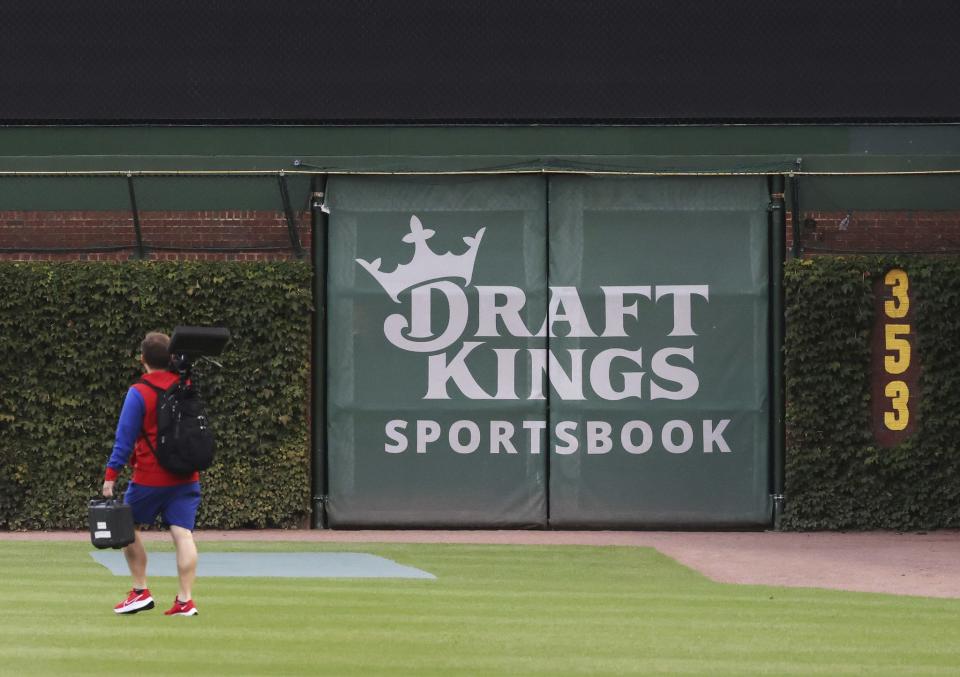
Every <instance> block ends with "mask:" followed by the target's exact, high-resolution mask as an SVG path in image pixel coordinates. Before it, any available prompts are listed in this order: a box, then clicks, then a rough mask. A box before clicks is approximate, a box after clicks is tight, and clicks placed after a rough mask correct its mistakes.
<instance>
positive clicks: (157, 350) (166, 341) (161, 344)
mask: <svg viewBox="0 0 960 677" xmlns="http://www.w3.org/2000/svg"><path fill="white" fill-rule="evenodd" d="M140 354H141V355H143V361H144V362H146V364H147V366H148V367H150V368H151V369H166V368H167V367H169V366H170V337H169V336H167V335H166V334H163V333H161V332H159V331H152V332H150V333H149V334H147V335H146V337H145V338H144V339H143V341H141V342H140Z"/></svg>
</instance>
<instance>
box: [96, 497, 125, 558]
mask: <svg viewBox="0 0 960 677" xmlns="http://www.w3.org/2000/svg"><path fill="white" fill-rule="evenodd" d="M89 517H90V519H89V522H90V542H91V543H93V547H95V548H101V549H103V548H122V547H123V546H125V545H130V544H131V543H133V541H134V535H133V513H132V512H131V511H130V506H129V505H127V504H126V503H121V502H119V501H115V500H113V499H109V498H108V499H106V500H93V501H90V512H89Z"/></svg>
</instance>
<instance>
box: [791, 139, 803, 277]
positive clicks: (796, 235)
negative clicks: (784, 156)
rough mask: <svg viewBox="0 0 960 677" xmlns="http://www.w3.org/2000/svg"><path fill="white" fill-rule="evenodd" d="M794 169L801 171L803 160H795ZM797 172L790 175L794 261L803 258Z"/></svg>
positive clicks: (798, 176) (798, 177) (801, 214)
mask: <svg viewBox="0 0 960 677" xmlns="http://www.w3.org/2000/svg"><path fill="white" fill-rule="evenodd" d="M796 168H797V172H800V171H801V170H802V168H803V159H801V158H797V162H796ZM797 172H794V173H793V174H791V175H790V201H791V202H792V203H793V204H792V205H791V206H792V207H793V215H792V218H791V219H790V221H791V226H792V228H791V230H792V231H793V247H792V255H793V258H795V259H798V258H800V257H801V256H803V243H802V242H801V241H800V235H801V233H800V226H801V223H802V220H803V210H802V209H800V175H799V173H797Z"/></svg>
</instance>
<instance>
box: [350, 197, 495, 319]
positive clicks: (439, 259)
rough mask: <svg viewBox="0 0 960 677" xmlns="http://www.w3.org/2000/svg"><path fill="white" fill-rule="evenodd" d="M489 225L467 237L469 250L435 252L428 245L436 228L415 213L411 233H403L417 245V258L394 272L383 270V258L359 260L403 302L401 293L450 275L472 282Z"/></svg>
mask: <svg viewBox="0 0 960 677" xmlns="http://www.w3.org/2000/svg"><path fill="white" fill-rule="evenodd" d="M484 231H486V228H481V229H480V230H478V231H477V234H476V235H474V236H473V237H469V236H468V237H465V238H463V241H464V242H466V243H467V245H468V248H467V251H466V252H464V253H463V254H459V255H458V254H453V253H452V252H447V253H446V254H435V253H434V251H433V250H432V249H430V246H429V245H428V244H427V240H429V239H430V238H431V237H433V235H434V231H432V230H430V229H429V228H424V227H423V224H422V223H420V219H418V218H417V217H416V216H415V215H414V216H411V217H410V232H409V233H408V234H406V235H404V236H403V241H404V242H406V243H407V244H412V245H414V250H413V258H412V259H411V260H410V263H401V264H400V265H398V266H397V269H396V270H394V271H393V272H392V273H384V272H381V270H380V263H381V260H380V259H376V260H375V261H373V262H370V261H364V260H363V259H357V263H359V264H360V265H361V266H363V267H364V268H366V269H367V272H368V273H370V274H371V275H373V277H374V279H375V280H376V281H377V282H379V283H380V286H381V287H383V290H384V291H385V292H387V294H389V295H390V298H391V299H393V301H394V302H395V303H400V299H399V296H400V292H402V291H403V290H404V289H409V288H410V287H415V286H417V285H420V284H423V283H424V282H430V281H431V280H439V279H442V278H447V277H457V278H460V279H461V280H463V281H464V284H470V279H471V278H472V277H473V264H474V262H475V260H476V258H477V248H478V247H479V246H480V240H481V239H483V233H484Z"/></svg>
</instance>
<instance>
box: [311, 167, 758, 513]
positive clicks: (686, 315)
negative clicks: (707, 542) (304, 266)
mask: <svg viewBox="0 0 960 677" xmlns="http://www.w3.org/2000/svg"><path fill="white" fill-rule="evenodd" d="M767 202H768V194H767V190H766V185H765V180H764V179H762V178H745V177H744V178H741V177H737V178H732V177H726V178H720V177H704V178H613V177H602V178H600V177H581V176H559V177H557V176H551V177H549V178H548V177H545V176H508V177H395V176H394V177H382V178H374V177H332V178H331V179H330V180H329V183H328V185H327V204H328V206H329V207H330V217H329V246H328V298H327V310H328V324H327V326H328V336H327V339H328V344H327V351H328V354H327V358H328V359H327V364H328V372H327V391H328V392H327V400H326V401H327V412H326V425H327V447H326V448H327V477H328V504H327V509H328V517H329V521H330V524H331V525H332V526H334V527H338V526H450V527H457V526H460V527H520V526H548V525H550V526H556V527H561V528H563V527H655V526H751V525H760V524H766V523H769V521H770V519H771V503H770V488H769V483H770V464H769V460H770V459H769V455H770V432H769V428H770V416H769V414H770V412H769V402H768V394H769V392H770V386H769V373H770V364H769V361H770V355H769V332H768V308H769V290H768V277H769V256H770V255H769V251H768V219H767V211H766V206H767Z"/></svg>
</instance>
